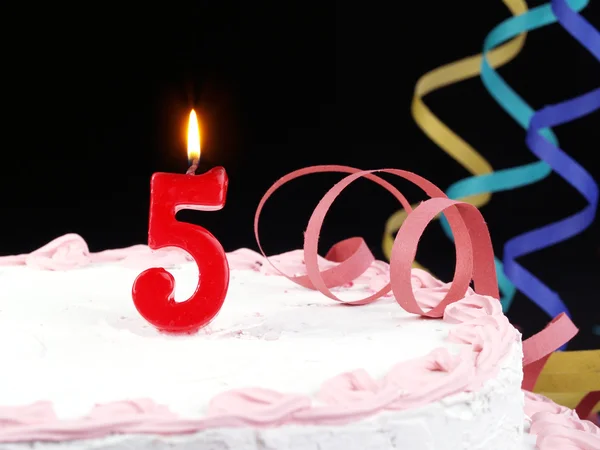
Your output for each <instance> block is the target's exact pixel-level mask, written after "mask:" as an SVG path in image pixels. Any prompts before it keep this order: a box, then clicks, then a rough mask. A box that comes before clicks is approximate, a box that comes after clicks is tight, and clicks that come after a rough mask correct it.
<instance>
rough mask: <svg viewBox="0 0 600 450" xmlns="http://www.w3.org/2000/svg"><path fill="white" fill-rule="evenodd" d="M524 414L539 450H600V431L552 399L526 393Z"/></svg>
mask: <svg viewBox="0 0 600 450" xmlns="http://www.w3.org/2000/svg"><path fill="white" fill-rule="evenodd" d="M525 414H527V416H528V417H529V420H530V422H531V423H530V429H529V432H530V434H533V435H536V436H537V438H536V447H537V448H538V449H539V450H598V449H600V428H598V427H597V426H596V425H594V424H593V423H592V422H590V421H589V420H581V419H580V418H579V416H578V415H577V413H575V411H573V410H571V409H569V408H565V407H564V406H560V405H557V404H556V403H554V402H553V401H552V400H550V399H549V398H546V397H544V396H542V395H538V394H533V393H531V392H527V391H525Z"/></svg>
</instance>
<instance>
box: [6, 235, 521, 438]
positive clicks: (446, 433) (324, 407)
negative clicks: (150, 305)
mask: <svg viewBox="0 0 600 450" xmlns="http://www.w3.org/2000/svg"><path fill="white" fill-rule="evenodd" d="M302 258H303V253H302V252H300V251H295V252H291V253H287V254H284V255H280V256H278V257H274V258H273V259H272V260H273V261H274V262H276V263H277V264H278V266H279V267H281V268H283V269H285V271H286V272H287V273H292V274H299V273H302V271H303V270H304V265H303V261H302ZM228 259H229V262H230V266H231V281H230V287H229V292H228V295H227V298H226V301H225V304H224V307H223V309H222V310H221V312H220V314H219V315H218V316H217V318H216V319H215V320H214V321H213V322H212V323H211V324H210V325H209V326H208V327H207V328H204V329H202V330H201V331H200V332H199V333H197V334H193V335H184V336H173V335H165V334H161V333H159V332H158V331H156V330H155V329H154V328H153V327H152V326H151V325H149V324H147V323H146V322H145V321H144V320H143V319H142V318H141V317H140V316H139V314H138V313H137V311H136V309H135V308H134V305H133V302H132V299H131V294H130V292H131V286H132V284H133V281H134V279H135V277H136V276H137V275H138V274H139V273H140V271H141V270H142V269H144V268H147V267H152V266H156V265H157V264H162V265H166V266H167V267H169V270H170V272H171V273H172V274H173V275H174V277H175V279H176V286H177V291H176V299H180V300H181V299H185V298H187V297H188V296H189V295H190V294H191V292H192V290H193V288H194V287H195V286H196V283H197V269H196V266H195V264H194V263H191V262H187V261H186V259H185V257H183V256H182V255H181V254H180V253H173V252H170V253H169V252H158V253H154V254H152V253H151V252H150V251H149V250H148V249H147V248H144V247H141V246H140V247H136V248H135V249H129V250H123V251H113V252H109V253H100V254H96V255H89V254H88V253H87V248H86V246H85V243H84V242H83V240H81V239H80V238H79V237H77V236H73V235H71V236H68V237H67V238H63V239H62V240H60V241H58V242H56V243H54V244H51V245H50V247H47V248H46V249H45V250H43V251H42V252H38V253H34V254H32V255H28V256H17V257H13V258H12V259H8V260H3V261H2V266H1V267H0V293H1V300H0V361H2V369H1V383H0V448H3V449H14V450H17V449H18V450H22V449H26V448H32V447H31V446H30V445H31V444H30V443H32V442H36V444H35V446H34V447H33V448H35V449H39V450H49V449H61V450H63V449H103V450H108V449H111V450H117V449H140V450H142V449H167V448H168V449H211V450H221V449H235V450H259V449H260V450H266V449H269V450H271V449H277V450H280V449H290V450H292V449H294V450H296V449H297V450H308V449H315V450H316V449H320V450H329V449H331V450H334V449H335V450H353V449H356V450H376V449H377V450H379V449H381V450H389V449H411V450H419V449H424V450H425V449H466V448H468V449H488V450H491V449H507V448H515V446H518V445H521V443H522V439H523V436H522V434H523V426H524V423H525V421H524V410H523V407H524V397H523V394H522V391H521V380H522V362H521V359H522V350H521V339H520V334H519V333H518V332H517V331H516V330H515V329H514V328H513V327H512V326H511V325H510V324H509V322H508V320H507V319H506V317H505V316H504V315H503V313H502V310H501V307H500V303H499V301H498V300H496V299H494V298H491V297H485V296H481V295H477V294H474V293H473V292H472V291H469V293H468V295H467V297H466V298H465V299H464V300H461V301H458V302H456V303H454V304H452V305H450V306H449V307H448V308H447V309H446V312H445V314H444V317H443V319H441V320H432V319H425V318H422V317H420V316H417V315H414V314H410V313H407V312H405V311H404V310H403V309H402V308H400V307H399V306H398V304H397V302H396V301H395V299H394V298H393V296H391V295H390V296H387V297H384V298H382V299H380V300H379V301H378V302H375V303H373V304H370V305H365V306H359V307H349V306H345V305H340V304H336V303H335V302H332V301H331V300H329V299H328V298H326V297H324V296H323V295H321V294H320V293H318V292H316V291H313V290H309V289H306V288H303V287H300V286H298V285H295V284H294V283H292V282H290V281H289V280H288V279H286V278H284V277H281V276H278V275H277V272H276V271H274V270H272V269H271V267H270V265H269V264H268V263H266V262H265V260H264V258H263V257H262V256H260V255H259V254H257V253H255V252H252V251H250V250H238V251H236V252H233V253H230V254H228ZM108 261H112V262H108ZM321 263H322V266H326V265H328V264H329V265H331V264H332V263H330V262H327V261H324V260H322V261H321ZM48 269H59V270H48ZM388 279H389V267H388V265H387V264H385V263H382V262H375V263H374V264H372V266H371V267H370V268H369V269H368V270H367V271H366V272H365V273H364V274H363V275H362V276H361V277H359V278H358V279H356V280H355V281H354V282H353V283H352V284H351V285H347V286H345V287H342V288H338V289H335V292H337V293H338V294H339V296H340V297H342V298H343V299H345V300H353V299H358V298H362V297H365V294H368V293H371V292H374V291H375V290H377V289H379V288H380V287H381V286H383V285H384V284H385V283H387V281H388ZM412 282H413V287H414V290H415V296H416V298H417V300H418V302H419V303H420V304H421V305H422V306H423V307H425V308H426V307H431V306H433V305H434V304H436V303H437V302H439V301H440V299H441V297H443V295H444V293H445V292H446V291H447V286H446V285H444V284H443V283H441V282H439V281H438V280H436V279H434V278H433V277H431V276H430V275H429V274H427V273H426V272H423V271H420V270H418V269H415V270H414V271H413V278H412Z"/></svg>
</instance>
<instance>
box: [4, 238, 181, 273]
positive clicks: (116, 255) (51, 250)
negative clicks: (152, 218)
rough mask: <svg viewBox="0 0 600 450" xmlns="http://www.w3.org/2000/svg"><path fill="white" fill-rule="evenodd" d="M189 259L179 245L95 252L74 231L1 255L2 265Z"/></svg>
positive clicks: (141, 264) (66, 266)
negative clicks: (24, 251) (26, 250)
mask: <svg viewBox="0 0 600 450" xmlns="http://www.w3.org/2000/svg"><path fill="white" fill-rule="evenodd" d="M189 261H192V258H191V257H190V256H189V255H188V254H187V253H186V252H184V251H182V250H180V249H178V248H168V249H161V250H150V248H149V247H148V246H147V245H134V246H131V247H127V248H121V249H116V250H105V251H102V252H98V253H92V252H90V250H89V248H88V245H87V243H86V242H85V240H84V239H83V238H82V237H81V236H79V235H78V234H73V233H71V234H65V235H64V236H61V237H59V238H56V239H54V240H53V241H51V242H49V243H48V244H46V245H44V246H43V247H41V248H39V249H37V250H35V251H33V252H31V253H29V254H23V255H15V256H3V257H0V266H28V267H31V268H33V269H38V270H71V269H76V268H80V267H85V266H87V265H89V264H93V263H107V262H122V263H123V265H125V266H127V267H132V268H138V269H144V268H149V267H153V266H156V265H163V266H167V267H170V266H174V265H177V264H182V263H185V262H189Z"/></svg>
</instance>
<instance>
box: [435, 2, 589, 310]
mask: <svg viewBox="0 0 600 450" xmlns="http://www.w3.org/2000/svg"><path fill="white" fill-rule="evenodd" d="M587 3H588V0H577V1H571V4H572V5H573V7H574V8H577V9H583V8H584V7H585V6H586V5H587ZM556 20H557V19H556V16H555V15H554V13H553V12H552V7H551V5H550V4H549V3H547V4H545V5H542V6H539V7H537V8H533V9H532V10H531V11H529V12H527V13H525V14H523V15H520V16H518V17H512V18H510V19H507V20H505V21H503V22H501V23H500V24H499V25H497V26H496V27H495V28H494V29H493V30H492V31H491V32H490V33H489V34H488V35H487V37H486V38H485V41H484V45H483V55H484V57H483V59H482V65H481V79H482V81H483V83H484V85H485V87H486V88H487V90H488V91H489V93H490V94H491V95H492V97H493V98H494V99H495V100H496V101H497V102H498V104H499V105H500V106H502V107H503V108H504V109H505V110H506V112H508V114H509V115H510V116H511V117H513V119H515V120H516V121H517V122H518V123H519V124H520V125H521V126H522V127H523V128H527V126H528V124H529V121H530V119H531V117H532V116H533V114H534V110H533V109H532V108H531V107H530V106H529V105H528V104H527V103H526V102H525V101H524V100H523V99H522V98H521V97H520V96H519V95H518V94H517V93H516V92H515V91H514V90H513V89H512V88H511V87H510V86H509V85H508V84H507V83H506V82H505V81H504V80H503V79H502V77H500V75H498V73H497V72H496V71H495V70H494V69H493V64H492V61H491V60H490V59H489V58H488V53H489V52H490V51H491V50H492V49H494V48H495V47H497V46H499V45H501V44H502V43H503V42H506V41H507V40H509V39H512V38H514V36H518V35H519V34H520V33H523V32H525V31H533V30H535V29H538V28H541V27H544V26H546V25H550V24H552V23H554V22H556ZM541 133H542V134H543V135H544V136H545V137H546V138H548V139H549V140H550V141H551V142H554V143H557V142H558V140H557V139H556V136H555V135H554V133H552V131H551V130H550V129H544V130H542V131H541ZM551 171H552V169H551V168H550V166H549V165H548V164H546V163H545V162H543V161H539V162H535V163H530V164H525V165H522V166H519V167H513V168H510V169H504V170H499V171H496V172H494V173H493V174H489V175H481V176H477V177H470V178H466V179H464V180H460V181H458V182H456V183H454V184H453V185H451V186H450V187H449V188H448V190H447V195H448V196H449V197H451V198H456V197H457V196H461V197H462V196H467V195H475V194H477V193H479V192H501V191H506V190H511V189H516V188H519V187H522V186H526V185H528V184H533V183H536V182H538V181H540V180H542V179H543V178H545V177H547V176H548V175H549V174H550V173H551ZM441 223H442V227H443V228H444V232H445V233H446V235H447V236H448V237H450V238H451V236H452V233H451V232H450V229H449V228H448V225H447V223H446V221H445V219H444V218H442V219H441ZM496 270H497V273H498V279H499V281H500V286H501V289H502V292H503V293H505V295H504V303H503V306H504V311H508V309H509V308H510V306H511V304H512V300H513V298H514V295H515V286H514V284H513V282H512V280H510V279H509V277H507V276H506V275H505V269H504V266H503V264H502V263H501V262H500V261H498V260H496ZM563 307H564V305H563ZM561 311H566V307H564V308H563V309H560V310H559V311H555V312H554V313H553V314H550V316H551V317H554V316H555V315H556V314H558V313H559V312H561Z"/></svg>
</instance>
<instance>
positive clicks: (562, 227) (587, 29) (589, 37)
mask: <svg viewBox="0 0 600 450" xmlns="http://www.w3.org/2000/svg"><path fill="white" fill-rule="evenodd" d="M552 9H553V11H554V13H555V14H556V16H557V18H558V20H559V22H560V24H561V25H562V26H563V27H564V28H565V29H566V30H567V31H568V32H569V33H570V34H571V35H572V36H573V37H574V38H575V39H577V40H578V41H579V42H580V43H581V44H582V45H583V46H584V47H585V48H586V49H587V50H589V51H590V53H592V54H593V55H594V56H595V57H596V59H598V60H600V32H598V30H596V29H595V28H594V27H592V26H591V25H590V24H589V22H587V21H586V20H585V19H584V18H583V17H581V16H580V15H579V14H577V13H576V12H575V11H573V10H572V9H571V8H570V7H569V5H568V4H567V3H566V2H565V1H564V0H552ZM599 108H600V88H598V89H595V90H593V91H591V92H588V93H587V94H584V95H581V96H579V97H576V98H574V99H571V100H568V101H566V102H563V103H560V104H558V105H553V106H549V107H546V108H544V109H542V110H540V111H539V112H537V113H536V114H535V115H534V116H533V117H532V119H531V124H530V127H529V130H528V132H527V144H528V146H529V148H530V149H531V151H532V152H533V153H534V154H535V155H536V156H538V157H539V158H540V159H542V160H544V161H546V162H548V164H549V165H550V166H551V167H552V169H553V170H554V171H556V172H557V173H558V174H559V175H560V176H561V177H562V178H563V179H564V180H565V181H567V182H568V183H569V184H570V185H571V186H573V187H574V188H575V189H576V190H577V191H578V192H579V193H580V194H581V195H582V196H583V197H584V198H585V199H586V200H587V201H588V206H586V207H585V208H584V209H583V210H581V211H580V212H578V213H576V214H573V215H572V216H569V217H567V218H565V219H562V220H560V221H558V222H554V223H551V224H549V225H546V226H544V227H541V228H538V229H535V230H532V231H530V232H528V233H525V234H523V235H521V236H517V237H516V238H513V239H512V240H510V241H509V242H507V243H506V246H505V267H506V270H507V275H508V276H510V277H511V279H514V280H515V285H517V287H519V289H522V290H523V292H525V293H526V294H527V295H528V296H529V297H530V298H532V300H534V301H535V302H536V303H538V302H544V303H543V305H544V306H545V307H546V309H545V310H546V311H548V312H549V313H553V312H556V310H557V308H559V307H560V303H559V302H560V299H559V298H558V295H556V294H555V293H554V292H551V291H549V289H548V288H547V287H546V286H545V285H543V284H542V283H541V282H539V280H537V278H535V277H533V276H532V275H531V274H529V273H528V272H527V271H526V270H525V269H523V268H522V267H521V266H520V265H519V264H518V263H516V261H515V259H516V258H517V257H519V256H523V255H526V254H528V253H531V252H534V251H536V250H539V249H542V248H545V247H548V246H550V245H553V244H555V243H558V242H561V241H563V240H566V239H568V238H570V237H572V236H575V235H577V234H579V233H581V232H582V231H583V230H585V229H586V228H587V227H589V225H591V223H592V222H593V220H594V218H595V214H596V210H597V208H598V199H599V196H600V192H599V189H598V184H597V183H596V182H595V181H594V179H593V177H592V176H591V175H590V174H589V173H588V172H587V171H586V170H585V169H584V168H583V167H581V166H580V165H579V164H578V163H577V162H576V161H575V160H573V159H572V158H571V157H569V156H568V155H567V154H566V153H564V152H563V151H562V150H561V149H559V148H558V147H557V146H555V145H553V144H552V143H550V142H548V141H547V140H545V139H544V138H543V137H542V136H540V134H538V132H537V131H538V130H539V129H541V128H543V127H545V126H554V125H558V124H562V123H565V122H569V121H572V120H575V119H577V118H580V117H582V116H584V115H587V114H589V113H591V112H592V111H595V110H597V109H599ZM536 300H537V301H536ZM557 300H558V301H557ZM538 304H539V303H538ZM553 359H554V360H555V361H557V362H556V363H554V365H550V364H549V365H548V367H547V370H545V371H544V372H543V374H542V376H541V377H540V379H539V380H538V383H536V386H535V388H536V391H539V392H548V393H549V394H550V395H552V393H554V392H557V393H559V394H560V395H562V396H563V400H567V399H568V400H571V401H572V399H573V397H574V396H575V395H577V396H580V395H581V392H583V393H584V396H583V398H582V399H581V400H580V402H579V405H578V406H577V408H576V409H577V410H578V413H579V414H581V415H582V416H583V417H586V416H587V414H589V413H590V412H592V411H598V410H599V408H598V402H599V401H600V350H595V351H589V352H566V353H565V354H564V355H556V356H554V358H553ZM566 396H570V398H565V397H566Z"/></svg>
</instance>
